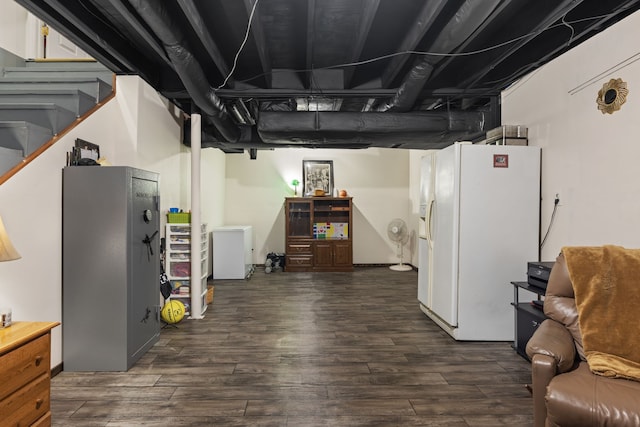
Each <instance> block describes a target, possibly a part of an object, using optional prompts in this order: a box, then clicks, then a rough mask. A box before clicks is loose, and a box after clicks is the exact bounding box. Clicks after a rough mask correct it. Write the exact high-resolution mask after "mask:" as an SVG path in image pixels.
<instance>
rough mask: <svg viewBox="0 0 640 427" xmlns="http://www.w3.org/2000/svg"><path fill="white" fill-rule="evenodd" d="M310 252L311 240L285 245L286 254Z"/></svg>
mask: <svg viewBox="0 0 640 427" xmlns="http://www.w3.org/2000/svg"><path fill="white" fill-rule="evenodd" d="M311 253H312V243H311V242H300V243H289V244H288V245H287V251H286V254H287V255H297V254H309V255H311Z"/></svg>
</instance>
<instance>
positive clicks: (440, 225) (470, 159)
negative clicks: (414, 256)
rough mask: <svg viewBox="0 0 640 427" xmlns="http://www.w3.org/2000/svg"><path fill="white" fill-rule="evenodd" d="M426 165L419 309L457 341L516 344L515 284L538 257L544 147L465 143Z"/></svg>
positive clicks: (427, 160)
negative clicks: (541, 155) (541, 151)
mask: <svg viewBox="0 0 640 427" xmlns="http://www.w3.org/2000/svg"><path fill="white" fill-rule="evenodd" d="M421 168H422V170H421V207H420V224H419V236H420V239H419V247H418V249H419V265H418V267H419V268H418V300H419V302H420V309H421V310H422V311H423V312H424V313H425V314H426V315H427V316H428V317H429V318H431V319H432V320H433V321H434V322H435V323H437V324H438V325H439V326H440V327H441V328H442V329H443V330H445V331H446V332H447V333H448V334H449V335H451V336H452V337H453V338H455V339H456V340H467V341H469V340H473V341H475V340H478V341H511V340H513V336H514V311H513V307H512V306H511V304H510V303H511V302H512V298H513V290H512V286H511V285H510V282H511V281H523V280H526V270H527V262H529V261H536V260H538V254H539V235H540V233H539V229H540V148H538V147H530V146H511V145H472V144H470V143H458V144H454V145H451V146H449V147H447V148H444V149H442V150H439V151H435V152H433V153H431V154H429V155H426V156H425V157H424V158H423V159H422V165H421Z"/></svg>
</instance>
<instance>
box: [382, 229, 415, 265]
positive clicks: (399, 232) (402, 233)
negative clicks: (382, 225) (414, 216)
mask: <svg viewBox="0 0 640 427" xmlns="http://www.w3.org/2000/svg"><path fill="white" fill-rule="evenodd" d="M387 235H388V236H389V239H391V241H392V242H394V243H396V244H397V245H398V257H399V258H400V262H399V263H398V264H395V265H392V266H390V267H389V268H390V269H391V270H394V271H410V270H412V268H411V266H410V265H407V264H403V263H402V257H403V249H404V245H406V244H407V241H409V232H408V230H407V224H406V223H405V222H404V220H402V219H400V218H395V219H393V220H391V222H390V223H389V225H388V226H387Z"/></svg>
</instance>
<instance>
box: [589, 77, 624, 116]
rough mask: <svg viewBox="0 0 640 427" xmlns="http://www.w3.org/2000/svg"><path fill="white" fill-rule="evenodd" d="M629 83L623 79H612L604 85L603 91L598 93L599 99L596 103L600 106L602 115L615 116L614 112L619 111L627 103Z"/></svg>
mask: <svg viewBox="0 0 640 427" xmlns="http://www.w3.org/2000/svg"><path fill="white" fill-rule="evenodd" d="M628 93H629V89H627V82H625V81H622V79H611V80H609V81H608V82H607V83H605V84H604V85H602V89H600V90H599V91H598V97H597V98H596V102H597V104H598V110H600V111H601V112H602V114H605V113H608V114H613V112H614V111H618V110H619V109H620V107H622V104H624V103H625V102H626V101H627V94H628Z"/></svg>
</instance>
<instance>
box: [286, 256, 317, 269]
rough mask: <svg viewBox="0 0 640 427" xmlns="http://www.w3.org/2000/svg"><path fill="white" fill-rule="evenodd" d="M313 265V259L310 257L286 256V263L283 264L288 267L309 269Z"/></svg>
mask: <svg viewBox="0 0 640 427" xmlns="http://www.w3.org/2000/svg"><path fill="white" fill-rule="evenodd" d="M312 265H313V257H311V256H289V255H287V261H286V263H285V266H286V268H288V267H311V266H312Z"/></svg>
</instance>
